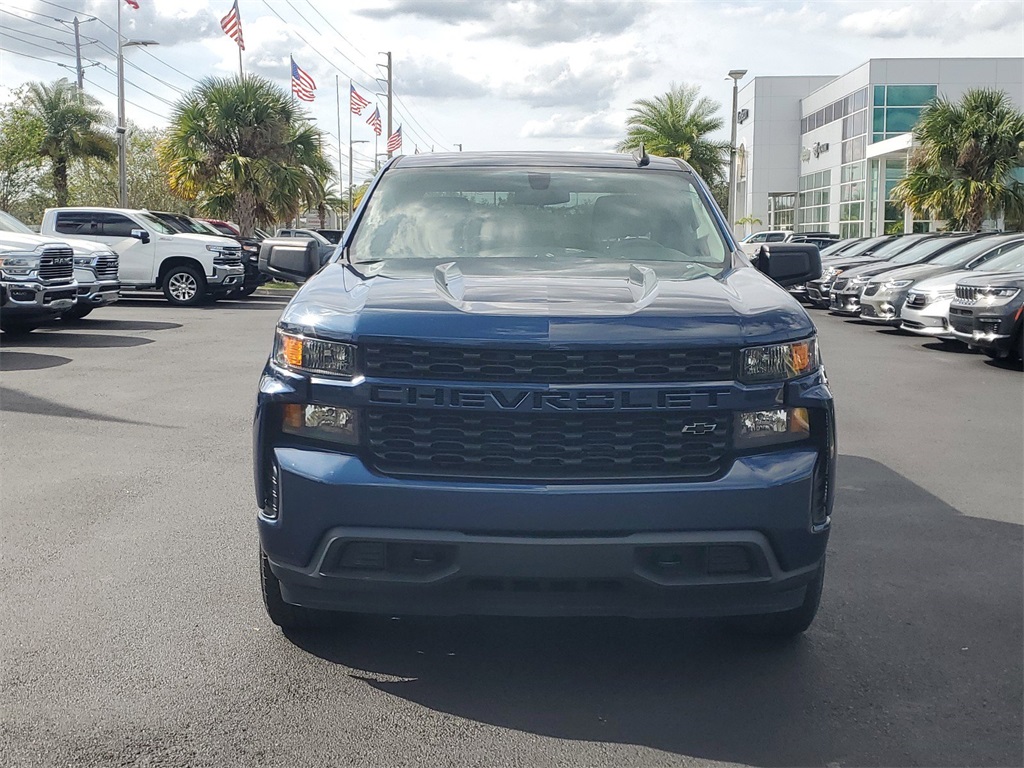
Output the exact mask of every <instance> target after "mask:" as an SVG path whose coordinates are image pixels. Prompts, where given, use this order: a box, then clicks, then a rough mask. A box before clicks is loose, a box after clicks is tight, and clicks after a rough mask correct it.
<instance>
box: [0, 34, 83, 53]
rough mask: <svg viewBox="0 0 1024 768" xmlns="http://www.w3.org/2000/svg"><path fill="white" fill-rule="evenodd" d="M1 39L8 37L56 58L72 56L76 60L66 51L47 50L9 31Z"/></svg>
mask: <svg viewBox="0 0 1024 768" xmlns="http://www.w3.org/2000/svg"><path fill="white" fill-rule="evenodd" d="M17 34H25V33H23V32H21V31H20V30H19V31H18V33H17ZM0 37H7V38H10V39H11V40H16V41H17V42H19V43H27V44H28V45H31V46H34V47H35V49H36V50H39V51H44V52H46V53H52V54H54V55H55V56H70V57H72V58H74V56H75V54H73V53H71V52H70V51H66V50H65V51H58V50H56V49H54V48H47V47H45V46H42V45H39V43H36V42H33V41H32V40H24V39H22V38H20V37H15V36H14V35H13V34H12V33H11V32H10V31H7V32H4V33H3V34H0ZM35 37H39V35H35Z"/></svg>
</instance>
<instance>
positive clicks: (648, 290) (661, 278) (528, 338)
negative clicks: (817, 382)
mask: <svg viewBox="0 0 1024 768" xmlns="http://www.w3.org/2000/svg"><path fill="white" fill-rule="evenodd" d="M360 269H366V270H372V273H371V274H360V273H359V272H357V271H356V270H355V269H354V268H352V267H350V266H348V265H345V264H342V263H339V262H332V263H330V264H328V265H327V266H326V267H325V268H324V269H323V270H321V271H320V273H319V274H318V275H317V276H316V277H314V278H313V279H311V280H310V281H308V282H307V283H306V284H305V285H304V286H303V287H302V289H301V290H300V291H299V292H298V293H297V294H296V295H295V297H294V298H293V299H292V301H291V302H290V303H289V305H288V306H287V307H286V308H285V311H284V313H283V315H282V317H281V322H282V324H283V325H285V326H287V327H289V328H291V329H293V330H301V331H302V332H304V333H307V334H312V335H316V336H321V337H324V338H334V339H340V340H358V339H361V338H388V339H391V340H407V341H420V340H425V341H428V340H432V341H444V342H450V343H451V342H455V343H458V342H470V343H472V342H480V341H486V342H489V343H492V344H493V343H495V342H498V343H502V344H512V343H526V344H531V343H533V344H551V345H558V344H567V345H575V344H583V345H586V344H594V345H606V344H620V343H628V344H638V345H645V344H646V345H649V346H666V345H680V346H742V345H745V344H756V343H772V342H778V341H788V340H792V339H797V338H802V337H806V336H809V335H811V334H813V333H814V325H813V324H812V323H811V321H810V318H809V317H808V316H807V313H806V312H805V311H804V310H803V308H802V307H801V306H800V305H799V303H797V301H796V300H795V299H793V298H792V297H791V296H790V295H789V294H788V292H787V291H785V290H783V289H782V288H780V287H779V286H778V285H776V284H775V283H773V282H772V281H770V280H768V278H766V277H764V276H763V275H761V274H760V273H759V272H757V271H756V270H754V269H752V268H750V267H740V268H736V269H732V270H729V271H728V272H726V273H725V275H723V276H721V277H711V276H708V275H706V274H703V272H702V270H701V268H699V267H696V268H691V267H688V266H687V265H685V264H683V265H681V264H676V263H667V262H650V263H645V264H644V263H633V264H630V263H624V262H621V261H617V262H614V263H609V262H598V261H593V260H589V259H588V260H582V259H557V258H552V259H547V260H545V261H544V263H543V265H542V266H538V259H536V258H531V259H516V258H501V259H497V258H490V259H464V260H459V261H458V262H449V263H447V264H438V263H437V262H435V261H426V260H423V261H422V263H420V260H416V259H403V260H395V261H393V262H389V263H383V264H378V265H375V266H373V267H360ZM702 274H703V276H699V277H694V275H702Z"/></svg>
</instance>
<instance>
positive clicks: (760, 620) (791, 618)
mask: <svg viewBox="0 0 1024 768" xmlns="http://www.w3.org/2000/svg"><path fill="white" fill-rule="evenodd" d="M824 584H825V562H824V561H822V563H821V568H819V569H818V574H817V576H816V577H815V579H814V580H813V581H812V582H811V583H809V584H808V585H807V592H806V594H805V595H804V602H803V604H802V605H801V606H800V607H799V608H794V609H792V610H790V611H781V612H779V613H764V614H760V615H755V616H736V617H734V618H732V619H730V620H729V623H730V624H731V625H732V626H733V627H735V628H736V629H738V630H739V631H741V632H745V633H748V634H751V635H764V636H767V637H794V636H796V635H799V634H801V633H802V632H805V631H806V630H807V628H808V627H810V626H811V623H812V622H813V621H814V617H815V616H816V615H817V613H818V605H819V604H820V603H821V589H822V586H823V585H824Z"/></svg>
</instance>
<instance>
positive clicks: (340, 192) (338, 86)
mask: <svg viewBox="0 0 1024 768" xmlns="http://www.w3.org/2000/svg"><path fill="white" fill-rule="evenodd" d="M334 93H335V97H336V98H335V106H336V108H337V110H338V199H339V200H340V199H341V198H343V197H344V196H345V187H343V186H342V181H341V80H340V79H339V78H338V76H337V75H335V76H334ZM338 229H341V227H338Z"/></svg>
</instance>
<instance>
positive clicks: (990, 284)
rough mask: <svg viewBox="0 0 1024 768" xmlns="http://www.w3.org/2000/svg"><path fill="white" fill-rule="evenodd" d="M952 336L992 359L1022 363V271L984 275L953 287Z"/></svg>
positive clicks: (1023, 284) (1023, 303)
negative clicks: (1013, 358) (1005, 359)
mask: <svg viewBox="0 0 1024 768" xmlns="http://www.w3.org/2000/svg"><path fill="white" fill-rule="evenodd" d="M955 291H956V295H955V296H954V297H953V301H952V302H951V303H950V305H949V324H950V325H951V326H952V329H953V336H955V337H956V338H957V339H959V340H960V341H963V342H964V343H966V344H967V345H968V346H969V347H971V348H972V349H980V350H981V351H982V352H984V353H985V354H986V355H988V356H989V357H991V358H995V359H1000V358H1005V357H1016V358H1017V359H1018V360H1024V331H1022V323H1024V271H1020V272H998V273H991V274H990V273H986V274H981V275H978V276H976V277H967V278H964V279H963V280H961V281H960V282H958V283H957V284H956V289H955Z"/></svg>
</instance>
